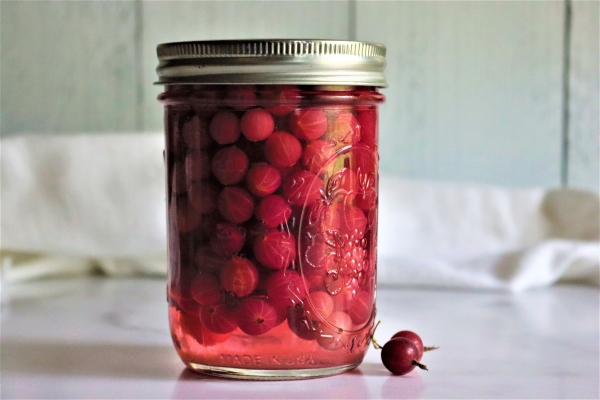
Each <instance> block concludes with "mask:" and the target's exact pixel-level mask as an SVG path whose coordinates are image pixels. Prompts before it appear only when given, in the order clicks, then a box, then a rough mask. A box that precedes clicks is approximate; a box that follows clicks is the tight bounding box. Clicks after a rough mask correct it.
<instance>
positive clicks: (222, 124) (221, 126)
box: [208, 111, 242, 144]
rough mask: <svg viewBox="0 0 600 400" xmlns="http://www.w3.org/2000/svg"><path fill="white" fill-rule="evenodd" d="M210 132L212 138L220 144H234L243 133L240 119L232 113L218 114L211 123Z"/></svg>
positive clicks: (222, 112) (223, 112)
mask: <svg viewBox="0 0 600 400" xmlns="http://www.w3.org/2000/svg"><path fill="white" fill-rule="evenodd" d="M208 130H209V132H210V136H212V138H213V139H215V141H216V142H217V143H219V144H231V143H234V142H235V141H236V140H238V138H239V137H240V135H241V133H242V131H241V130H240V122H239V121H238V118H237V117H236V115H235V114H234V113H232V112H230V111H221V112H218V113H216V114H215V116H214V117H213V118H212V120H211V121H210V125H209V128H208Z"/></svg>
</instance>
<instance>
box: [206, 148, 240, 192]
mask: <svg viewBox="0 0 600 400" xmlns="http://www.w3.org/2000/svg"><path fill="white" fill-rule="evenodd" d="M211 169H212V173H213V175H214V176H215V178H217V180H218V181H219V182H221V183H222V184H223V185H233V184H235V183H238V182H240V181H241V180H242V179H243V178H244V175H245V174H246V171H247V170H248V157H247V156H246V154H245V153H244V152H243V151H242V150H240V149H239V148H237V147H236V146H228V147H224V148H222V149H220V150H219V151H217V152H216V153H215V155H214V156H213V159H212V163H211Z"/></svg>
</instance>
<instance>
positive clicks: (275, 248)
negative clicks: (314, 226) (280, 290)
mask: <svg viewBox="0 0 600 400" xmlns="http://www.w3.org/2000/svg"><path fill="white" fill-rule="evenodd" d="M253 250H254V256H255V257H256V259H257V260H258V261H259V262H260V263H261V264H262V265H264V266H265V267H269V268H272V269H283V268H285V267H287V266H288V265H290V263H291V262H292V261H293V260H294V259H295V258H296V238H295V237H294V235H292V234H291V233H289V232H279V231H277V230H272V231H270V232H268V233H267V234H265V235H264V236H261V237H258V238H257V239H256V240H255V241H254V245H253Z"/></svg>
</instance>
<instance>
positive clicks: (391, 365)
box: [381, 337, 427, 375]
mask: <svg viewBox="0 0 600 400" xmlns="http://www.w3.org/2000/svg"><path fill="white" fill-rule="evenodd" d="M418 355H419V351H418V350H417V346H415V344H414V343H413V342H412V341H411V340H408V339H406V338H403V337H398V338H395V339H391V340H390V341H388V342H387V343H386V344H384V345H383V348H382V349H381V361H382V362H383V365H384V366H385V367H386V368H387V369H388V370H389V371H390V372H391V373H392V374H394V375H404V374H408V373H409V372H410V371H412V370H413V369H415V367H419V368H421V369H424V370H427V367H426V366H425V365H423V364H421V363H419V361H418Z"/></svg>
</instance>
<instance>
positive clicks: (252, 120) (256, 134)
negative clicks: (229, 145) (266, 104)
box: [240, 108, 275, 142]
mask: <svg viewBox="0 0 600 400" xmlns="http://www.w3.org/2000/svg"><path fill="white" fill-rule="evenodd" d="M240 128H241V130H242V133H243V134H244V136H245V137H246V139H248V140H250V141H251V142H258V141H261V140H265V139H266V138H268V137H269V136H270V135H271V133H273V129H275V121H274V120H273V116H272V115H271V114H270V113H269V112H268V111H266V110H263V109H262V108H253V109H251V110H248V111H246V112H245V113H244V115H243V116H242V120H241V121H240Z"/></svg>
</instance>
